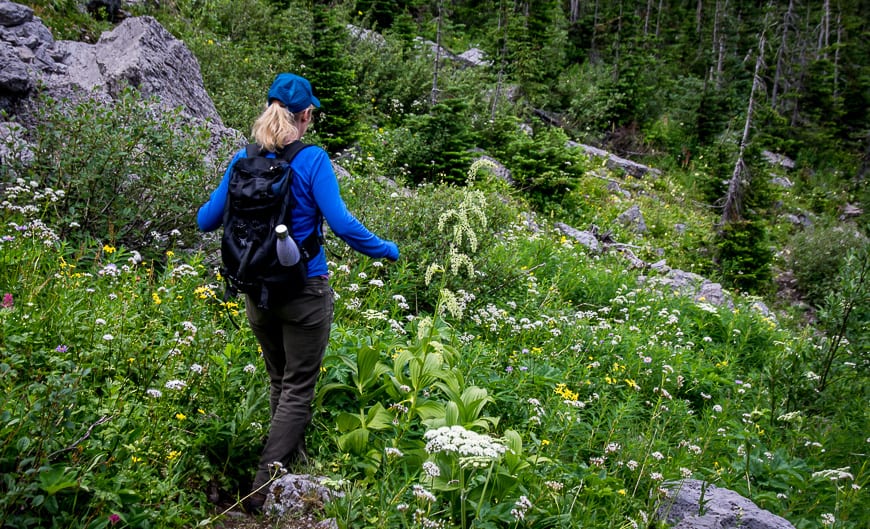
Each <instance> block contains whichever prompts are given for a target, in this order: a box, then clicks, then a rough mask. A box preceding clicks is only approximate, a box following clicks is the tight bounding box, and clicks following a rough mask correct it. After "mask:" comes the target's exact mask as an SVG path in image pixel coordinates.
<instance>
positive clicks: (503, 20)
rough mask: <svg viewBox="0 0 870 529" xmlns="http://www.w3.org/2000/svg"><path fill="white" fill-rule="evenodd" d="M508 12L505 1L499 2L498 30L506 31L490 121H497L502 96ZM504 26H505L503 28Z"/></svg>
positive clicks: (500, 51)
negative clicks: (497, 111) (499, 101)
mask: <svg viewBox="0 0 870 529" xmlns="http://www.w3.org/2000/svg"><path fill="white" fill-rule="evenodd" d="M506 11H507V10H506V9H505V7H504V0H501V1H500V2H499V12H498V30H499V32H502V31H504V33H503V39H504V40H503V41H502V43H501V49H500V50H499V55H500V57H499V66H498V80H497V81H496V84H495V95H494V96H493V97H492V112H491V113H490V119H492V120H493V121H495V111H496V108H498V98H499V94H501V83H502V80H503V79H504V63H505V54H506V52H507V35H508V32H507V28H508V21H507V12H506ZM502 24H504V26H502Z"/></svg>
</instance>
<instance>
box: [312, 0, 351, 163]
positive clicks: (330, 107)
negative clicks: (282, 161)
mask: <svg viewBox="0 0 870 529" xmlns="http://www.w3.org/2000/svg"><path fill="white" fill-rule="evenodd" d="M312 14H313V31H312V39H313V41H314V42H313V44H314V45H313V47H312V50H311V52H310V53H308V54H306V55H307V56H305V57H304V58H303V61H302V63H303V64H304V65H305V68H304V70H302V73H303V75H305V77H306V78H308V80H309V81H311V85H312V87H313V89H314V93H315V94H316V95H317V97H318V99H320V103H321V110H320V112H319V115H318V116H317V119H316V121H315V122H314V130H315V131H316V132H317V136H318V138H319V139H320V141H321V143H322V144H323V147H324V148H326V149H327V150H329V151H333V152H334V151H338V150H341V149H344V148H347V147H349V146H350V145H353V143H354V142H355V141H356V140H357V139H358V138H359V135H360V131H361V121H360V120H361V112H362V111H361V108H362V106H361V104H360V103H359V101H358V100H357V98H358V95H357V90H356V83H355V80H354V72H353V69H352V68H351V64H350V62H349V59H348V46H347V42H348V34H347V30H346V29H345V27H344V25H343V24H342V23H341V22H340V21H339V20H338V17H337V14H336V12H335V11H333V10H331V9H330V8H329V7H326V6H322V5H316V6H314V7H313V13H312Z"/></svg>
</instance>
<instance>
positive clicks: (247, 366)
mask: <svg viewBox="0 0 870 529" xmlns="http://www.w3.org/2000/svg"><path fill="white" fill-rule="evenodd" d="M242 370H243V371H244V372H245V373H256V372H257V366H255V365H254V364H245V367H244V368H242Z"/></svg>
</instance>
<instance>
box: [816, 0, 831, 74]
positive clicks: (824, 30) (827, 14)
mask: <svg viewBox="0 0 870 529" xmlns="http://www.w3.org/2000/svg"><path fill="white" fill-rule="evenodd" d="M830 31H831V2H830V0H825V3H824V4H823V5H822V21H821V22H820V23H819V46H818V48H817V52H816V57H822V58H825V59H827V58H828V42H829V40H830Z"/></svg>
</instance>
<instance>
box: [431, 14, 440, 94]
mask: <svg viewBox="0 0 870 529" xmlns="http://www.w3.org/2000/svg"><path fill="white" fill-rule="evenodd" d="M442 6H443V0H438V25H437V27H436V30H435V68H434V69H433V71H432V95H431V98H430V102H431V104H432V106H435V103H437V102H438V68H439V67H440V66H441V15H442V12H441V11H442Z"/></svg>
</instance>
